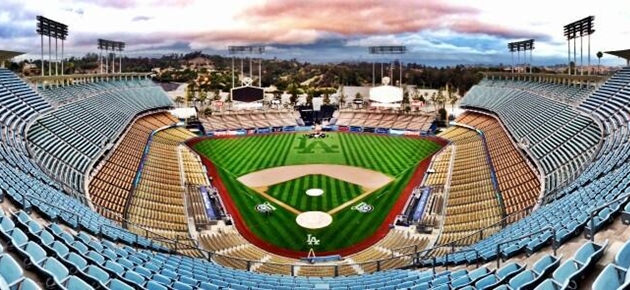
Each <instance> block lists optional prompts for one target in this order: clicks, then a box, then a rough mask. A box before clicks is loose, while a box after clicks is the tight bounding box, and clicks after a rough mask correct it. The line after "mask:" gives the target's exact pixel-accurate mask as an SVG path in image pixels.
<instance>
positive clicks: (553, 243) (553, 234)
mask: <svg viewBox="0 0 630 290" xmlns="http://www.w3.org/2000/svg"><path fill="white" fill-rule="evenodd" d="M549 230H551V234H552V236H551V240H552V241H553V242H552V245H551V247H552V248H553V255H554V256H555V255H556V249H557V247H556V245H555V240H556V229H554V228H553V227H552V226H547V227H544V228H542V229H540V230H538V231H535V232H532V233H529V234H526V235H522V236H520V237H518V238H514V239H511V240H507V241H503V242H500V243H498V244H497V269H499V268H500V267H501V245H505V244H508V243H511V242H514V241H520V240H522V239H525V238H529V237H531V236H533V235H537V234H541V233H544V232H546V231H549Z"/></svg>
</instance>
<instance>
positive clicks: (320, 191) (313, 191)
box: [306, 188, 324, 196]
mask: <svg viewBox="0 0 630 290" xmlns="http://www.w3.org/2000/svg"><path fill="white" fill-rule="evenodd" d="M322 194H324V190H323V189H321V188H311V189H307V190H306V195H308V196H320V195H322Z"/></svg>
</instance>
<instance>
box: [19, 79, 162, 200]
mask: <svg viewBox="0 0 630 290" xmlns="http://www.w3.org/2000/svg"><path fill="white" fill-rule="evenodd" d="M85 87H90V88H91V91H90V92H91V93H90V95H89V96H87V97H86V96H85V95H82V93H85V92H84V91H83V89H84V88H85ZM68 91H72V92H73V93H68ZM44 92H45V94H46V95H55V94H59V95H65V94H69V97H68V98H75V97H76V98H81V96H83V98H81V99H78V100H76V101H73V102H70V103H67V104H65V105H64V106H62V107H59V108H58V109H57V110H55V111H52V112H49V113H47V114H45V115H43V116H41V117H40V118H38V119H36V121H35V122H34V123H32V124H31V126H30V128H29V131H28V135H27V140H28V145H29V147H30V149H31V152H32V153H33V155H34V157H35V159H37V160H38V162H39V163H40V164H41V166H43V167H44V168H46V170H47V171H48V172H50V173H51V174H53V175H55V176H57V177H58V178H59V179H60V180H61V181H62V182H63V183H65V184H67V185H68V186H70V187H71V188H73V189H74V190H76V191H78V192H83V191H84V189H83V182H84V174H85V173H86V172H87V171H88V170H89V168H90V166H91V165H92V162H93V161H95V160H96V159H97V158H98V157H99V155H100V154H101V152H103V151H104V150H105V149H106V148H107V147H108V146H109V145H110V144H112V143H115V142H116V139H117V138H118V137H119V136H120V134H121V133H122V131H123V130H124V129H125V127H126V126H127V125H128V124H129V123H130V122H131V121H132V120H133V118H134V117H135V116H136V115H137V114H139V113H141V112H143V111H147V110H151V109H156V108H166V107H171V106H172V105H173V103H172V101H171V100H170V99H169V97H168V96H167V95H166V94H165V93H164V91H163V90H162V89H161V88H160V87H159V86H157V85H154V84H152V83H151V82H150V81H142V82H137V81H133V82H114V83H108V82H97V83H88V84H79V85H76V87H74V86H71V87H68V88H66V87H53V88H50V89H47V90H45V91H44ZM49 98H51V97H49ZM64 98H66V97H64Z"/></svg>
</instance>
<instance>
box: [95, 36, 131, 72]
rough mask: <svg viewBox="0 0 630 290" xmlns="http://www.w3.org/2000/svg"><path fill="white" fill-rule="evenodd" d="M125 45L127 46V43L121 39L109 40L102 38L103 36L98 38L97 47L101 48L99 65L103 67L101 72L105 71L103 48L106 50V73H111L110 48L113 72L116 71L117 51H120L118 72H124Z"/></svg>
mask: <svg viewBox="0 0 630 290" xmlns="http://www.w3.org/2000/svg"><path fill="white" fill-rule="evenodd" d="M125 46H126V43H125V42H121V41H113V40H107V39H101V38H99V39H98V40H97V48H98V50H99V66H100V67H101V74H102V73H103V56H102V54H103V50H105V73H106V74H108V73H109V69H110V68H109V57H110V53H109V50H110V48H111V51H112V53H111V57H112V67H111V70H112V73H116V52H117V51H118V52H119V54H118V56H119V61H118V72H119V73H122V51H123V50H124V49H125Z"/></svg>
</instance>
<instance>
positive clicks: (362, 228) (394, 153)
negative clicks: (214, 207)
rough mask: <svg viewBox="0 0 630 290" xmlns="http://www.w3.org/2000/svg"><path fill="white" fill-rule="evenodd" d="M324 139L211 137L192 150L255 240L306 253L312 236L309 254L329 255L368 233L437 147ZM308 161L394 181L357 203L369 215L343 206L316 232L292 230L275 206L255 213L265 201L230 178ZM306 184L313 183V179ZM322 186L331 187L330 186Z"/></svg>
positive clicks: (372, 138) (375, 138) (391, 140)
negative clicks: (212, 170)
mask: <svg viewBox="0 0 630 290" xmlns="http://www.w3.org/2000/svg"><path fill="white" fill-rule="evenodd" d="M329 136H330V137H329V138H326V139H308V140H303V139H302V137H303V136H302V134H297V133H296V134H273V135H256V136H249V137H239V138H224V139H212V138H211V139H207V140H204V141H202V142H199V143H197V145H195V149H196V150H197V151H198V152H199V153H200V154H202V155H205V156H206V157H208V159H209V160H211V161H212V162H213V163H214V164H215V165H216V166H217V169H218V171H219V175H220V177H221V180H222V181H223V183H224V185H225V187H226V189H227V191H228V193H229V194H230V197H231V198H232V200H233V201H234V203H235V204H236V206H237V207H238V208H239V213H240V215H241V217H242V218H243V220H244V222H245V224H246V225H247V227H248V228H249V229H250V231H251V232H252V233H253V234H254V235H256V236H257V237H258V238H260V239H261V240H263V241H265V242H268V243H270V244H273V245H275V246H278V247H281V248H285V249H291V250H296V251H308V250H309V248H310V246H308V245H307V244H306V237H307V234H312V235H314V236H316V237H317V238H318V239H320V240H321V243H320V245H318V246H315V251H334V250H338V249H342V248H346V247H350V246H352V245H354V244H356V243H358V242H360V241H362V240H364V239H366V238H367V237H369V236H371V235H372V234H374V232H375V231H376V230H377V229H378V227H379V226H380V225H381V224H382V223H383V222H384V220H385V218H386V217H387V214H388V213H389V211H390V209H391V208H392V206H393V205H394V204H395V203H396V201H397V200H398V198H399V197H400V194H401V192H402V191H403V189H404V188H405V187H406V185H407V184H408V183H409V182H410V181H411V180H410V179H411V177H412V176H413V173H414V171H415V167H416V166H417V164H418V163H419V162H420V161H422V160H424V159H425V158H426V157H427V156H429V155H430V154H432V153H434V152H435V151H437V150H438V149H439V148H440V146H439V145H438V144H436V143H433V142H431V141H429V140H426V139H420V138H406V137H392V136H382V135H372V134H352V133H330V134H329ZM314 163H319V164H340V165H349V166H356V167H362V168H367V169H372V170H375V171H379V172H382V173H385V174H387V175H390V176H392V177H393V178H394V180H393V181H392V182H390V183H389V184H388V185H386V186H384V187H383V188H381V189H379V190H377V191H375V192H374V193H372V194H371V195H369V196H368V197H366V198H364V199H363V200H361V201H358V202H357V203H359V202H362V201H363V202H366V203H368V204H371V205H373V206H374V211H372V212H370V213H359V212H358V211H355V210H351V209H350V207H348V208H346V209H345V210H342V211H340V212H338V213H336V214H335V215H334V216H333V223H332V224H331V225H330V226H328V227H326V228H323V229H319V230H306V229H304V228H302V227H300V226H298V225H297V224H296V222H295V215H294V214H293V213H291V212H288V211H286V210H284V209H282V208H280V207H277V210H276V211H275V212H273V214H272V215H270V216H266V215H263V214H260V213H258V212H257V211H256V210H255V207H256V205H257V204H260V203H263V202H266V201H267V200H266V199H265V198H263V197H262V196H261V195H260V194H258V193H256V192H255V191H253V190H252V189H250V188H248V187H247V186H245V185H243V184H242V183H240V182H239V181H238V180H236V178H238V177H239V176H242V175H245V174H247V173H251V172H255V171H258V170H262V169H265V168H272V167H277V166H283V165H297V164H314ZM311 181H312V182H314V183H315V182H317V181H316V180H315V179H313V180H311ZM300 182H303V181H300ZM284 187H285V188H286V191H287V192H286V193H284V194H286V195H287V197H288V196H289V195H290V194H293V193H291V192H288V191H291V190H292V189H291V188H297V187H298V186H297V185H291V182H288V183H287V184H286V185H284ZM299 187H300V189H299V191H301V192H298V194H301V195H304V194H303V189H301V187H302V186H299ZM311 187H315V186H311ZM322 187H329V188H330V187H332V188H334V187H335V185H322ZM309 188H310V187H309ZM278 194H279V193H278ZM326 194H331V195H338V194H342V193H339V192H326V193H324V195H326ZM283 200H285V199H283ZM340 200H341V199H339V200H338V202H340ZM300 203H301V202H300ZM295 204H298V202H297V201H296V203H295ZM309 205H310V206H312V208H311V207H309ZM300 206H301V205H300ZM319 206H320V205H319V204H317V203H308V202H307V203H306V207H304V208H300V209H299V210H303V209H305V208H307V207H308V209H309V210H316V209H318V207H319ZM321 206H322V207H323V206H324V205H323V204H322V205H321Z"/></svg>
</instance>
